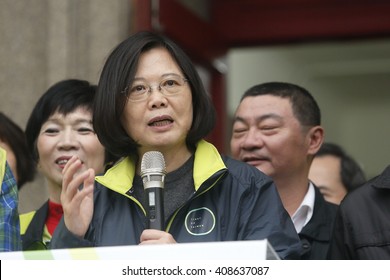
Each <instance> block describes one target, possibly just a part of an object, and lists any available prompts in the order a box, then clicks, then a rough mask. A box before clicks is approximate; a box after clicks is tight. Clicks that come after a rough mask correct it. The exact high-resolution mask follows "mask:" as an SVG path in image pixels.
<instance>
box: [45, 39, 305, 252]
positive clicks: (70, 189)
mask: <svg viewBox="0 0 390 280" xmlns="http://www.w3.org/2000/svg"><path fill="white" fill-rule="evenodd" d="M93 116H94V120H93V124H94V129H95V131H96V134H97V135H98V137H99V140H100V141H101V143H102V144H103V145H104V146H105V147H106V149H108V151H110V152H111V153H113V154H114V155H116V156H119V157H121V159H120V160H119V161H118V162H117V163H116V164H115V165H114V166H112V167H111V168H110V169H109V170H108V171H107V172H106V173H105V174H104V175H102V176H96V178H95V173H94V171H93V170H92V169H89V170H87V171H84V172H77V171H78V169H79V168H80V166H81V162H80V160H79V159H78V158H77V157H73V158H72V159H71V160H70V161H69V162H68V163H67V165H66V167H65V168H64V172H63V174H64V179H63V186H62V194H61V201H62V205H63V208H64V218H63V220H62V221H61V223H60V225H59V226H58V227H57V229H56V231H55V233H54V236H53V239H52V248H69V247H91V246H115V245H136V244H157V243H158V244H160V243H176V242H181V243H184V242H207V241H234V240H261V239H268V241H269V242H270V243H271V245H272V246H273V248H274V249H275V251H276V252H277V253H278V254H279V256H280V258H282V259H289V258H297V257H298V256H299V251H300V242H299V238H298V235H297V233H296V231H295V229H294V226H293V224H292V222H291V220H290V217H289V215H288V214H287V212H286V211H285V209H284V208H283V205H282V203H281V200H280V198H279V195H278V193H277V191H276V188H275V185H274V183H273V181H272V180H271V179H270V178H269V177H267V176H266V175H264V174H263V173H261V172H260V171H258V170H257V169H256V168H254V167H251V166H249V165H247V164H245V163H242V162H239V161H235V160H233V159H231V158H230V157H227V156H223V155H221V154H220V153H219V152H218V151H217V149H216V148H215V147H214V146H213V145H212V144H211V143H208V142H207V141H205V140H204V138H205V137H206V136H207V134H208V133H209V132H211V130H212V129H213V128H214V122H215V110H214V107H213V104H212V102H211V99H210V97H209V95H208V94H207V92H206V91H205V89H204V86H203V84H202V82H201V79H200V77H199V75H198V73H197V71H196V68H195V67H194V65H193V64H192V62H191V60H190V59H189V58H188V56H187V55H186V54H185V53H184V52H183V50H182V49H181V48H179V47H178V46H177V45H176V44H175V43H174V42H172V41H171V40H170V39H168V38H166V37H164V36H161V35H158V34H154V33H151V32H140V33H136V34H134V35H132V36H130V37H129V38H128V39H126V40H125V41H123V42H121V43H120V44H119V45H118V46H117V47H116V48H115V49H114V50H113V51H112V53H111V54H110V55H109V57H108V59H107V61H106V63H105V65H104V68H103V71H102V74H101V77H100V81H99V84H98V90H97V96H96V99H95V104H94V114H93ZM150 151H158V152H160V153H161V154H162V155H163V157H164V161H165V168H166V175H165V178H164V194H163V197H164V201H163V205H164V209H163V210H164V211H163V212H164V228H163V230H160V229H151V228H147V227H146V225H147V211H146V209H147V207H148V206H147V205H146V201H147V199H146V198H145V190H144V186H143V181H142V177H141V161H142V158H143V155H144V154H145V153H147V152H150ZM80 185H83V186H82V187H80Z"/></svg>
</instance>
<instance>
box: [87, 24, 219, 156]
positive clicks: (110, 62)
mask: <svg viewBox="0 0 390 280" xmlns="http://www.w3.org/2000/svg"><path fill="white" fill-rule="evenodd" d="M161 47H162V48H165V49H166V50H167V51H168V52H169V53H170V55H171V56H172V58H173V59H174V60H175V61H176V63H177V64H178V66H179V67H180V69H181V71H182V72H183V75H184V76H185V78H186V79H187V80H188V84H189V85H190V87H191V93H192V104H193V122H192V125H191V129H190V131H189V132H188V135H187V138H186V144H187V146H188V147H189V148H190V149H191V150H193V149H194V148H195V145H196V143H197V142H198V141H199V140H200V139H202V138H204V137H205V136H206V135H207V134H208V133H209V132H210V131H211V130H212V129H213V128H214V125H215V118H216V114H215V109H214V107H213V104H212V102H211V98H210V96H209V95H208V94H207V92H206V90H205V89H204V86H203V84H202V81H201V79H200V77H199V74H198V72H197V71H196V68H195V66H194V65H193V63H192V62H191V60H190V58H189V57H188V56H187V55H186V54H185V52H184V51H183V50H182V49H181V48H180V47H179V46H178V45H177V44H175V43H174V42H173V41H171V40H170V39H168V38H167V37H165V36H162V35H159V34H155V33H152V32H147V31H145V32H138V33H136V34H134V35H132V36H130V37H129V38H127V39H126V40H124V41H123V42H121V43H120V44H119V45H118V46H117V47H116V48H115V49H114V50H113V51H112V52H111V54H110V55H109V57H108V58H107V61H106V63H105V65H104V67H103V70H102V73H101V76H100V81H99V84H98V90H97V96H96V102H95V105H94V113H93V116H94V117H93V119H94V121H93V123H94V129H95V131H96V133H97V135H98V137H99V139H100V141H101V142H102V143H103V145H104V146H106V148H107V149H108V150H109V151H110V152H112V153H113V154H115V155H117V156H119V157H122V156H127V155H129V154H131V153H136V149H137V147H138V144H137V143H136V142H135V141H134V139H132V138H131V137H130V136H129V135H128V134H127V133H126V131H125V129H124V128H123V127H122V124H121V122H120V117H121V115H122V114H123V111H124V107H125V105H126V95H125V93H124V92H123V90H124V89H125V88H126V87H127V86H128V85H129V84H131V83H132V81H133V80H134V76H135V74H136V70H137V66H138V61H139V58H140V55H141V54H142V53H144V52H146V51H148V50H151V49H154V48H161Z"/></svg>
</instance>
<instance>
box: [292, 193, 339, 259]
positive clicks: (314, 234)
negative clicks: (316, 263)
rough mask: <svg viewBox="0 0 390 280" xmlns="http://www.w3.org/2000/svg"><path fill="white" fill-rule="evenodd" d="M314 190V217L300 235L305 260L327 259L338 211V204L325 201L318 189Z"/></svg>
mask: <svg viewBox="0 0 390 280" xmlns="http://www.w3.org/2000/svg"><path fill="white" fill-rule="evenodd" d="M314 189H315V200H314V209H313V216H312V217H311V219H310V221H309V222H308V223H307V224H306V225H305V226H304V227H303V228H302V230H301V232H300V233H299V237H300V238H301V242H302V257H301V258H302V259H303V260H325V259H326V256H327V253H328V248H329V243H330V239H331V235H332V231H333V224H334V220H335V217H336V213H337V209H338V206H337V205H336V204H333V203H329V202H327V201H325V199H324V197H323V196H322V194H321V193H320V191H319V190H318V188H317V187H315V188H314Z"/></svg>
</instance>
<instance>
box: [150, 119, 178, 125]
mask: <svg viewBox="0 0 390 280" xmlns="http://www.w3.org/2000/svg"><path fill="white" fill-rule="evenodd" d="M171 123H173V121H172V120H160V121H155V122H150V123H149V124H148V125H149V126H164V125H168V124H171Z"/></svg>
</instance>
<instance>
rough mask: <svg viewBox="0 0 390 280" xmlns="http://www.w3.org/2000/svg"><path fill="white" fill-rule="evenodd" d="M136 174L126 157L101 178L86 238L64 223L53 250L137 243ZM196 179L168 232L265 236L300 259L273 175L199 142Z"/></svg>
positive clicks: (195, 236) (208, 237)
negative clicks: (265, 173)
mask: <svg viewBox="0 0 390 280" xmlns="http://www.w3.org/2000/svg"><path fill="white" fill-rule="evenodd" d="M206 163H207V164H206ZM134 173H135V160H134V159H131V158H129V157H128V158H125V159H124V160H122V161H121V162H119V163H118V164H116V165H115V166H113V167H112V168H111V169H109V170H108V171H107V172H106V174H105V175H104V176H100V177H97V178H96V180H97V181H98V182H99V183H96V184H95V195H94V201H95V203H94V214H93V217H92V222H91V224H90V227H89V229H88V231H87V233H86V235H85V236H84V239H80V238H78V237H77V236H75V235H73V234H72V233H71V232H69V231H68V229H67V228H66V227H65V224H64V222H63V220H62V221H61V222H60V224H59V225H58V226H57V228H56V230H55V232H54V235H53V238H52V242H51V245H52V248H69V247H71V248H72V247H73V248H74V247H90V246H116V245H136V244H139V242H140V241H139V240H140V235H141V233H142V231H143V230H144V229H145V210H144V209H143V207H142V205H141V203H140V202H139V201H138V200H137V199H136V198H135V197H134V196H133V195H132V182H133V177H134ZM193 178H194V184H195V186H194V193H193V195H192V196H191V197H189V198H188V200H187V202H186V203H185V204H184V205H182V206H181V207H180V208H178V209H177V210H176V211H175V212H174V213H173V214H172V215H171V217H170V218H169V222H168V223H167V226H166V229H165V230H166V231H167V232H169V233H171V234H172V236H173V237H174V238H175V240H176V241H177V242H182V243H183V242H209V241H234V240H261V239H266V238H267V239H268V241H269V242H270V244H271V245H272V246H273V247H274V249H275V251H276V252H277V253H278V254H279V256H280V257H281V258H282V259H284V258H299V255H300V250H301V244H300V241H299V237H298V235H297V233H296V231H295V228H294V226H293V223H292V221H291V219H290V217H289V215H288V213H287V211H286V210H285V209H284V207H283V205H282V202H281V200H280V197H279V194H278V192H277V190H276V187H275V185H274V183H273V181H272V180H271V179H270V178H269V177H267V176H266V175H264V174H263V173H261V172H260V171H259V170H257V169H256V168H255V167H253V166H250V165H247V164H245V163H243V162H240V161H236V160H233V159H231V158H229V157H221V156H220V155H219V153H218V151H217V150H216V149H215V148H214V147H213V146H212V145H211V144H209V143H207V142H205V141H201V142H200V143H199V144H198V146H197V149H196V152H195V159H194V170H193ZM189 253H190V252H189Z"/></svg>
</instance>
